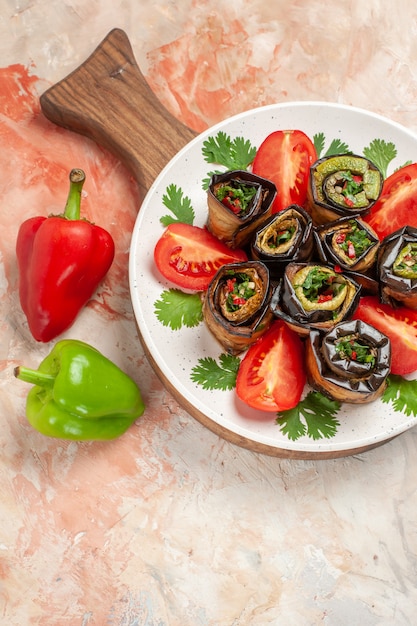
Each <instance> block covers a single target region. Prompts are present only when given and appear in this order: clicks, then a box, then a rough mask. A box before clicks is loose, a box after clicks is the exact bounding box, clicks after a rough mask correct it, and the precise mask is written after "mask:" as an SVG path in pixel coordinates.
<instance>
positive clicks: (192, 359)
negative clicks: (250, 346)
mask: <svg viewBox="0 0 417 626" xmlns="http://www.w3.org/2000/svg"><path fill="white" fill-rule="evenodd" d="M279 129H281V130H287V129H299V130H302V131H304V132H305V133H306V134H307V135H308V136H309V137H310V138H311V139H312V138H313V136H314V135H316V134H317V133H323V134H324V136H325V140H326V147H328V144H329V143H330V142H331V141H332V140H333V139H340V140H341V141H343V142H345V143H347V144H348V146H349V148H350V150H351V151H353V152H356V153H357V154H362V151H363V149H364V147H366V146H369V144H370V143H371V141H373V140H374V139H376V138H377V139H383V140H385V141H386V142H392V143H393V144H394V145H395V147H396V149H397V156H396V158H395V159H394V160H393V161H392V162H391V164H390V166H389V170H388V174H389V173H391V172H392V171H393V170H394V169H396V168H398V167H400V166H401V165H404V163H405V162H407V161H415V160H416V156H415V155H416V154H417V136H416V135H414V134H413V133H412V132H410V131H408V130H407V129H405V128H404V127H402V126H400V125H399V124H397V123H394V122H391V121H390V120H388V119H386V118H383V117H381V116H378V115H376V114H373V113H370V112H367V111H364V110H361V109H357V108H354V107H349V106H343V105H337V104H332V103H323V102H296V103H289V104H277V105H271V106H266V107H261V108H258V109H253V110H250V111H247V112H245V113H242V114H239V115H236V116H234V117H232V118H229V119H227V120H225V121H223V122H221V123H219V124H217V125H216V126H214V127H211V128H210V129H208V130H207V131H205V132H203V133H201V134H200V135H198V136H197V137H196V138H195V139H194V140H192V141H191V142H190V143H189V144H187V145H186V146H185V147H184V148H183V149H182V150H181V151H180V152H179V153H178V154H177V155H176V156H175V157H174V158H173V159H172V160H171V161H170V162H169V163H168V165H167V166H166V167H165V168H164V169H163V170H162V172H161V173H160V175H159V176H158V178H157V179H156V180H155V182H154V184H153V185H152V187H151V188H150V189H149V192H148V193H147V195H146V197H145V199H144V201H143V203H142V206H141V209H140V211H139V215H138V217H137V220H136V224H135V227H134V230H133V235H132V241H131V250H130V259H129V276H130V290H131V297H132V303H133V309H134V314H135V317H136V321H137V325H138V329H139V333H140V338H141V341H142V343H143V345H144V348H145V351H146V353H147V354H148V356H149V357H150V361H151V363H152V364H153V366H154V368H155V369H156V372H157V374H158V375H159V376H160V377H161V378H162V380H163V381H164V382H165V384H167V386H168V388H169V389H170V391H171V392H172V393H173V395H174V396H175V397H176V399H177V400H178V402H179V403H180V404H182V405H183V406H184V407H185V408H186V409H187V410H188V411H189V412H190V413H191V414H192V415H193V416H194V417H196V418H197V419H199V420H200V421H202V423H204V424H205V425H206V426H208V427H209V428H211V429H212V430H214V432H217V433H218V434H220V435H221V436H223V437H225V438H227V439H230V440H231V441H232V442H234V443H237V444H240V445H243V446H245V447H248V448H249V449H253V450H254V451H260V452H265V453H267V454H272V455H276V456H291V457H294V458H296V457H298V458H316V457H323V458H332V457H337V456H344V455H349V454H353V453H357V452H360V451H363V450H366V449H368V448H372V447H374V446H377V445H380V444H381V443H383V442H385V441H387V440H389V439H391V438H393V437H395V436H397V435H399V434H400V433H402V432H404V431H406V430H407V429H409V428H411V427H412V426H414V425H415V424H416V421H417V420H416V418H415V417H413V416H407V415H405V414H403V413H400V412H397V411H394V410H393V409H392V406H391V405H390V404H386V403H383V402H382V401H380V400H377V401H375V402H373V403H371V404H366V405H362V406H361V405H359V406H355V405H348V404H344V405H343V406H342V408H341V410H340V411H339V413H338V414H337V420H338V422H339V426H338V428H337V432H336V433H335V434H334V436H332V437H328V438H327V437H323V438H320V439H313V438H311V437H310V436H309V435H308V434H306V435H303V436H302V437H300V438H298V439H296V440H292V439H290V438H289V437H288V436H287V435H286V434H284V433H282V432H281V429H280V426H278V425H277V424H276V422H275V417H276V416H275V414H270V413H269V414H268V413H261V412H259V411H255V410H252V409H250V408H248V407H246V406H245V405H244V404H243V403H241V402H240V401H239V400H238V399H237V397H236V395H235V392H234V391H206V390H204V389H203V388H202V387H201V385H198V384H196V383H194V382H192V380H191V370H192V368H193V367H195V366H196V365H197V364H198V360H199V359H201V358H203V357H213V358H214V359H216V360H218V358H219V356H220V354H222V353H223V352H224V350H223V349H222V347H221V346H220V344H218V343H217V342H216V341H215V340H214V339H213V337H212V335H211V334H210V333H209V331H208V330H207V329H206V327H205V325H204V323H202V324H200V325H199V326H197V327H194V328H186V327H183V328H181V329H180V330H171V329H170V328H169V327H167V326H164V325H162V323H161V322H160V321H159V320H158V319H157V317H156V314H155V308H154V305H155V302H156V301H157V300H158V299H160V297H161V294H162V292H163V291H164V290H166V289H169V288H171V287H173V285H171V284H168V283H167V282H165V281H164V280H163V278H161V276H160V275H159V273H158V272H157V270H156V269H155V266H154V262H153V250H154V246H155V244H156V242H157V240H158V239H159V237H160V236H161V235H162V233H163V230H164V227H163V226H162V224H161V223H160V218H161V217H162V216H163V215H166V214H167V213H169V211H168V210H167V209H166V207H164V206H163V204H162V196H163V195H164V194H165V192H166V189H167V187H168V185H170V184H175V185H177V186H178V187H180V188H181V189H182V191H183V193H184V195H185V196H188V197H189V198H190V199H191V202H192V206H193V208H194V210H195V213H196V219H195V220H194V224H195V225H197V226H203V225H204V224H205V221H206V216H207V204H206V194H205V192H204V191H203V189H202V180H203V179H204V178H207V174H208V172H209V171H212V170H214V169H216V166H215V165H213V164H209V163H207V162H206V161H205V160H204V158H203V155H202V146H203V142H204V141H205V140H206V139H207V138H208V137H210V136H212V137H214V136H215V135H217V133H218V132H219V131H224V132H225V133H227V134H228V135H230V137H232V138H234V137H237V136H241V137H244V138H245V139H248V140H250V141H251V143H252V144H253V145H255V146H259V145H260V143H261V142H262V141H263V139H265V137H266V136H267V135H268V134H269V133H271V132H272V131H274V130H279Z"/></svg>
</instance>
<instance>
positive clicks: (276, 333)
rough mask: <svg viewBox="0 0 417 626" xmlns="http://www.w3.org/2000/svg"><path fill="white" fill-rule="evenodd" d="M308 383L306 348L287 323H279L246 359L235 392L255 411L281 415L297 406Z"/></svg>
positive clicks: (257, 343)
mask: <svg viewBox="0 0 417 626" xmlns="http://www.w3.org/2000/svg"><path fill="white" fill-rule="evenodd" d="M305 383H306V371H305V365H304V345H303V343H302V341H301V339H300V337H299V336H298V335H297V334H296V333H295V332H294V331H293V330H291V328H289V326H287V324H286V323H285V322H284V321H282V320H277V321H275V322H273V324H272V326H271V327H270V328H269V329H268V330H267V331H266V333H265V334H264V335H262V336H261V337H260V338H259V339H258V341H256V342H255V343H254V344H252V345H251V346H250V348H249V350H248V351H247V352H246V354H245V356H244V357H243V359H242V361H241V363H240V366H239V371H238V373H237V378H236V393H237V396H238V397H239V398H240V399H241V400H243V402H245V403H246V404H247V405H249V406H250V407H252V408H255V409H260V410H261V411H269V412H279V411H285V410H287V409H292V408H294V407H295V406H297V404H298V403H299V401H300V399H301V394H302V392H303V389H304V385H305Z"/></svg>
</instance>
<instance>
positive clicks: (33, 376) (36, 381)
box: [14, 365, 55, 388]
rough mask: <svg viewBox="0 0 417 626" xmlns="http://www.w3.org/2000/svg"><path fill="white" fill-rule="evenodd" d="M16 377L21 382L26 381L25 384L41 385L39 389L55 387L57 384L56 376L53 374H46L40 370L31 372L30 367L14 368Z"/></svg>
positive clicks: (20, 366)
mask: <svg viewBox="0 0 417 626" xmlns="http://www.w3.org/2000/svg"><path fill="white" fill-rule="evenodd" d="M14 375H15V376H16V378H18V379H19V380H23V381H25V383H31V384H32V385H39V387H49V388H50V387H53V385H54V382H55V376H52V375H51V374H45V372H40V371H39V370H31V369H29V368H28V367H23V366H22V365H19V366H18V367H15V368H14Z"/></svg>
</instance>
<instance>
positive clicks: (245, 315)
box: [203, 261, 273, 354]
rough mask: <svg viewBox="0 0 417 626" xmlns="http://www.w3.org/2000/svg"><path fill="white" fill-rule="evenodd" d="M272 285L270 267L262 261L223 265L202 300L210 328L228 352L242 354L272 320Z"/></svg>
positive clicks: (205, 319) (206, 320) (204, 313)
mask: <svg viewBox="0 0 417 626" xmlns="http://www.w3.org/2000/svg"><path fill="white" fill-rule="evenodd" d="M271 295H272V285H271V282H270V278H269V271H268V269H267V267H266V266H265V265H264V264H263V263H260V262H259V261H247V262H243V263H231V264H228V265H225V266H223V267H221V268H220V269H219V270H218V272H217V274H216V275H215V277H214V278H213V280H212V281H211V283H210V284H209V286H208V289H207V292H206V293H205V294H204V300H203V318H204V321H205V323H206V325H207V328H208V329H209V330H210V332H211V333H212V334H213V335H214V337H216V339H217V340H218V341H219V343H220V344H221V345H222V346H223V347H224V348H225V350H226V351H227V352H228V353H229V354H239V353H241V352H243V350H245V349H246V348H248V347H249V345H250V344H252V343H253V342H254V341H256V339H258V337H260V336H261V335H262V334H263V333H264V332H265V331H266V330H267V328H268V327H269V325H270V324H271V321H272V318H273V314H272V311H271V310H270V306H269V305H270V301H271Z"/></svg>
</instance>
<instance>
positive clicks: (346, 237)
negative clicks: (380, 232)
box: [314, 216, 379, 272]
mask: <svg viewBox="0 0 417 626" xmlns="http://www.w3.org/2000/svg"><path fill="white" fill-rule="evenodd" d="M314 235H315V241H316V248H317V253H318V256H319V258H320V260H321V261H322V262H323V263H329V264H331V263H334V264H336V265H338V266H339V267H341V268H342V269H343V270H351V271H356V272H370V271H371V270H372V269H373V267H374V265H375V262H376V257H377V252H378V248H379V239H378V236H377V234H376V233H375V232H374V231H373V230H372V228H370V226H368V224H366V222H364V221H363V220H362V219H360V218H359V217H358V216H352V217H349V216H348V217H341V218H340V219H338V220H334V221H333V222H328V223H327V224H320V225H317V226H316V227H315V228H314Z"/></svg>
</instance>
